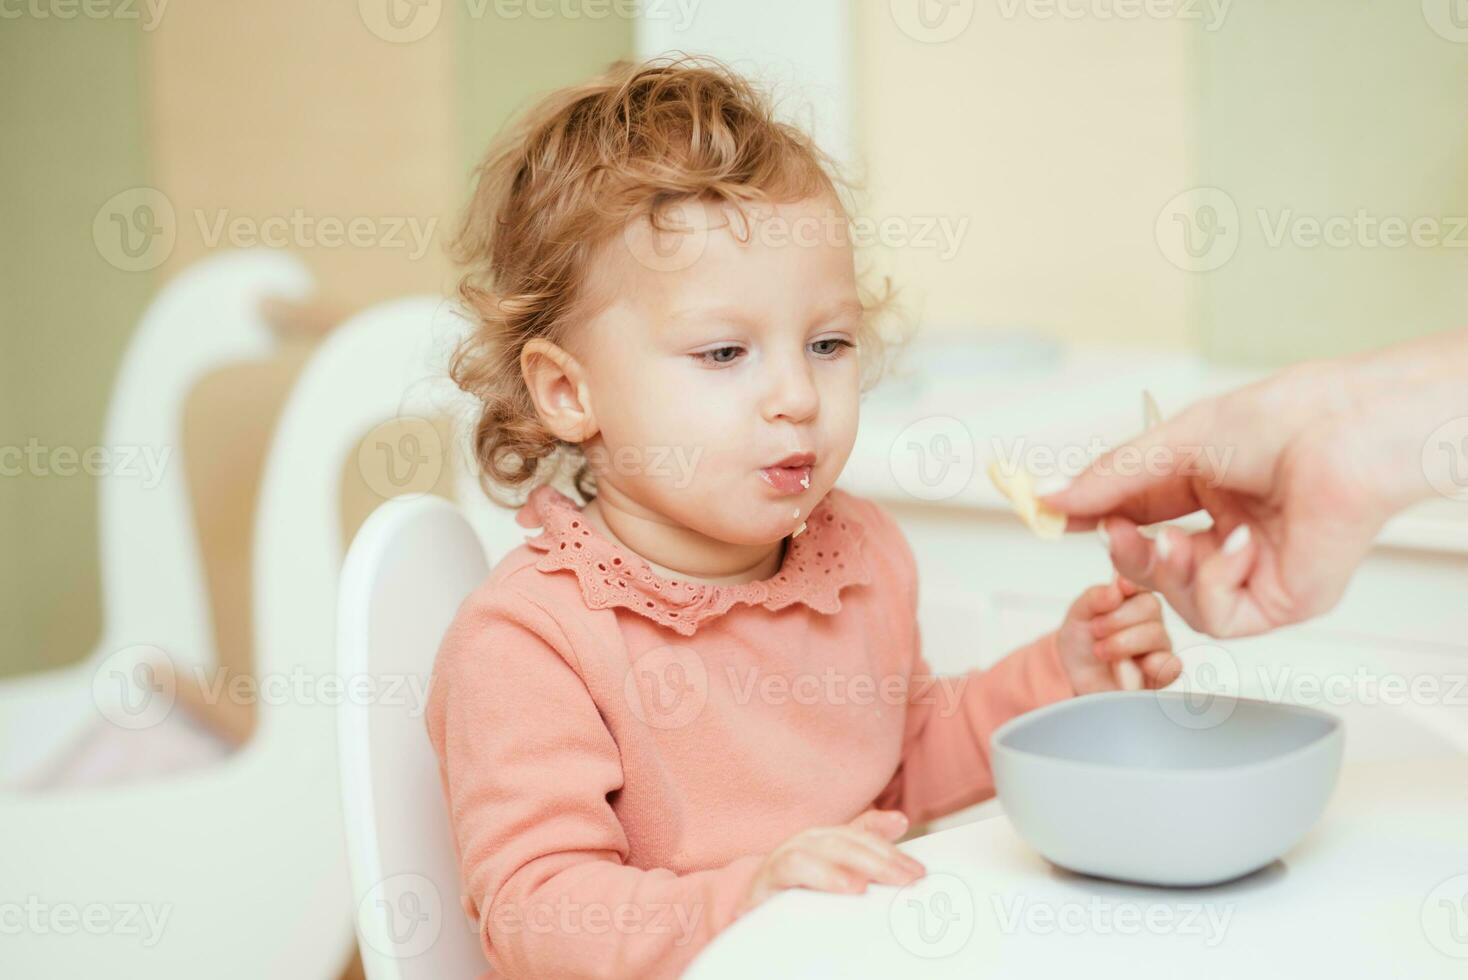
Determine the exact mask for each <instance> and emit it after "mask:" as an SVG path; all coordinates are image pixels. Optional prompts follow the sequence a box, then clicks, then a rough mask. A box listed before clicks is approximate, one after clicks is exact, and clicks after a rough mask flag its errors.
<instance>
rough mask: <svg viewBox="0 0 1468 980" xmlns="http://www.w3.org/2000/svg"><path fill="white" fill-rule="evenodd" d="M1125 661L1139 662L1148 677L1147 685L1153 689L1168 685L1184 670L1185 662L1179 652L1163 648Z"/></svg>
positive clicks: (1143, 672) (1143, 674)
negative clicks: (1178, 654)
mask: <svg viewBox="0 0 1468 980" xmlns="http://www.w3.org/2000/svg"><path fill="white" fill-rule="evenodd" d="M1124 662H1125V663H1135V664H1137V665H1138V666H1139V667H1140V668H1141V671H1142V676H1144V677H1145V678H1146V679H1147V686H1148V687H1149V688H1153V689H1157V688H1163V687H1166V686H1167V685H1169V684H1171V683H1172V682H1173V681H1175V680H1177V679H1178V678H1179V677H1180V676H1182V672H1183V662H1182V660H1180V659H1179V658H1178V656H1177V654H1175V653H1171V652H1167V651H1162V650H1159V651H1157V652H1156V653H1149V654H1147V655H1146V656H1142V657H1138V658H1137V659H1136V660H1129V661H1124Z"/></svg>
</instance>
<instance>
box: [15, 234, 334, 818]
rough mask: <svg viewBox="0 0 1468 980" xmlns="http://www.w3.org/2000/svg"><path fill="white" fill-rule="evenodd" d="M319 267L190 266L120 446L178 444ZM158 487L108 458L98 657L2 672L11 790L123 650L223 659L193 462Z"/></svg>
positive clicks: (114, 425)
mask: <svg viewBox="0 0 1468 980" xmlns="http://www.w3.org/2000/svg"><path fill="white" fill-rule="evenodd" d="M311 291H312V281H311V276H310V274H309V273H308V272H307V271H306V269H305V267H304V266H302V265H301V264H300V262H298V261H297V260H295V259H294V258H292V257H291V256H289V255H285V254H282V253H280V252H274V251H269V250H265V249H260V250H254V251H241V252H229V253H226V254H223V255H219V256H215V257H212V258H208V259H205V260H204V261H202V262H199V263H197V264H196V265H193V266H190V267H189V268H187V269H185V270H184V271H183V272H181V273H180V274H179V275H178V276H177V277H175V278H174V279H173V280H171V281H170V282H169V283H168V284H167V285H165V286H164V287H163V289H162V290H161V291H160V292H159V294H158V296H157V298H156V299H154V300H153V302H152V303H151V304H150V305H149V307H148V309H147V310H146V311H145V312H144V314H143V317H142V319H141V321H140V322H139V324H138V327H137V330H136V331H135V332H134V334H133V336H132V339H131V340H130V341H129V343H128V347H127V352H126V353H125V354H124V356H123V359H122V364H121V366H120V368H119V370H118V374H117V382H116V384H115V385H114V387H113V391H112V398H111V401H110V403H109V405H108V409H107V418H106V422H105V424H104V427H103V439H102V444H103V445H104V446H106V447H108V448H109V449H111V450H114V451H119V450H122V449H124V448H131V449H138V450H141V449H147V450H149V451H153V452H157V453H162V452H164V451H173V450H175V449H176V447H178V446H179V445H180V444H181V443H182V441H183V439H182V434H183V407H184V403H185V400H186V399H187V397H188V395H189V392H190V391H191V390H192V389H193V388H194V386H195V385H196V384H197V383H198V382H199V380H200V379H202V378H203V377H204V376H205V375H207V374H209V373H210V372H212V371H214V370H216V369H217V368H219V367H222V366H224V365H227V364H232V363H237V362H240V361H247V360H262V359H264V358H267V357H269V356H270V355H271V353H272V352H273V351H275V349H276V347H277V344H276V340H275V335H274V333H273V332H272V330H271V329H270V326H269V325H268V324H267V323H266V321H265V319H264V317H263V316H262V315H261V312H260V308H259V304H260V301H261V300H262V299H264V298H265V297H267V296H283V297H287V298H291V299H302V298H305V297H306V296H307V295H309V294H310V292H311ZM159 477H160V478H159V480H158V482H157V484H156V485H148V484H147V483H145V481H144V479H142V478H141V477H140V476H139V475H137V474H136V473H132V474H130V473H128V472H124V471H123V469H122V467H121V460H120V459H119V467H118V468H111V467H109V468H108V469H107V471H106V472H104V473H103V474H102V475H100V476H98V477H97V478H96V479H97V496H98V511H99V513H98V522H97V529H98V536H99V538H100V542H99V550H100V573H101V605H102V630H101V635H100V636H99V637H98V642H97V644H96V646H95V647H94V648H93V650H92V651H91V653H90V654H88V655H87V656H86V657H84V658H83V659H81V660H79V661H77V662H76V663H75V664H72V665H70V666H67V667H61V668H58V669H55V670H47V671H42V672H38V673H34V674H27V675H22V676H20V677H14V678H7V679H5V680H4V681H0V732H4V733H5V736H4V737H3V738H0V793H3V792H4V791H5V790H11V791H14V790H18V789H22V788H24V787H25V786H27V785H29V784H33V783H36V782H39V781H41V778H42V777H43V776H44V774H45V773H46V772H47V770H48V769H49V768H51V767H53V766H54V765H55V764H56V763H57V761H58V760H59V759H60V758H61V757H62V756H64V755H65V754H66V753H67V752H68V750H69V749H70V748H71V747H73V746H74V745H76V744H77V743H78V741H79V740H80V739H82V738H83V737H84V736H85V733H86V732H87V731H88V730H89V729H90V728H91V727H92V726H93V725H94V724H95V723H96V722H97V720H98V714H97V706H96V704H94V702H93V695H92V682H93V678H94V676H95V675H96V673H97V671H98V668H99V666H100V665H101V664H102V663H103V661H105V660H106V659H107V658H108V657H109V656H111V655H112V654H114V653H116V652H118V651H120V650H124V649H126V648H128V647H131V646H135V645H139V644H150V645H153V646H157V647H160V648H162V649H163V650H165V651H167V652H168V654H169V656H170V657H172V658H173V660H174V661H175V663H178V664H179V665H180V666H186V665H189V664H198V665H201V666H208V665H212V664H213V662H214V660H215V649H214V634H213V625H212V617H211V615H210V611H209V594H208V589H207V586H206V583H205V581H204V574H203V566H202V562H201V560H200V556H199V546H198V540H197V536H196V533H195V528H194V525H193V521H192V514H193V508H192V506H191V505H190V502H189V488H188V482H187V476H186V472H185V468H184V466H183V465H182V463H181V462H180V460H179V459H178V458H177V453H176V452H173V454H172V455H171V456H169V457H167V458H166V459H165V460H164V464H163V466H162V468H161V473H160V474H159Z"/></svg>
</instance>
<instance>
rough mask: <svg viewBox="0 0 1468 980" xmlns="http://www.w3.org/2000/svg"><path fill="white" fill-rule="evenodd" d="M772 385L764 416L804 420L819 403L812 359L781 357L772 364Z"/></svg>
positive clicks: (811, 415)
mask: <svg viewBox="0 0 1468 980" xmlns="http://www.w3.org/2000/svg"><path fill="white" fill-rule="evenodd" d="M770 370H771V375H770V386H769V390H768V391H767V393H766V394H765V402H764V417H765V419H766V420H768V421H772V422H773V421H775V420H776V419H782V418H783V419H787V420H789V421H792V422H804V421H806V420H807V419H810V418H811V417H813V416H814V415H815V414H816V409H817V408H819V407H820V403H821V398H820V393H819V392H818V391H817V390H816V383H815V377H814V375H813V373H812V371H811V365H810V362H809V361H808V360H807V359H806V358H804V357H799V358H789V357H787V358H781V359H780V360H779V361H778V362H775V363H772V364H771V366H770Z"/></svg>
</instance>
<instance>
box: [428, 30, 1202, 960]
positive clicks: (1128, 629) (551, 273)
mask: <svg viewBox="0 0 1468 980" xmlns="http://www.w3.org/2000/svg"><path fill="white" fill-rule="evenodd" d="M835 172H836V171H835V168H834V167H832V165H831V163H830V161H829V160H828V159H827V158H825V157H824V156H823V155H822V154H821V153H820V151H819V150H818V149H817V148H816V147H815V146H814V145H813V144H812V142H811V140H810V139H809V138H808V137H807V136H806V135H804V134H803V133H802V132H800V131H799V130H798V129H796V128H793V127H791V126H788V125H785V124H782V123H780V122H777V121H776V120H775V119H774V118H773V115H772V111H771V107H770V106H769V104H768V103H767V102H766V100H765V99H764V97H763V96H761V95H760V94H759V93H758V92H756V91H755V90H754V89H753V88H752V87H751V86H750V85H749V84H748V83H747V82H746V81H744V80H743V79H741V78H740V77H738V76H737V75H735V74H733V73H732V72H730V71H728V70H727V69H725V68H724V67H722V66H720V65H719V64H717V63H714V62H709V61H706V60H691V59H679V60H674V61H657V62H651V63H647V64H643V65H620V66H617V67H615V68H614V69H613V70H612V71H611V72H610V73H609V74H608V75H607V76H605V77H603V78H601V79H598V80H597V81H595V82H593V83H590V84H587V85H584V86H580V87H577V88H573V89H570V90H567V91H564V92H561V93H558V94H556V95H555V96H553V97H551V98H549V99H548V100H546V101H545V102H544V103H542V104H541V105H539V106H538V107H536V108H535V109H534V110H532V112H531V113H530V114H529V116H528V118H526V119H525V120H524V121H523V122H522V123H521V124H520V125H519V126H518V127H517V128H515V129H514V130H512V131H511V132H510V134H509V136H508V137H507V138H506V139H505V140H504V141H503V142H502V143H500V144H499V145H498V146H497V147H496V148H495V149H493V150H492V151H491V153H490V155H489V157H488V158H487V159H486V161H485V162H484V164H483V165H482V167H481V168H480V171H479V173H478V180H477V185H476V190H475V194H474V197H473V200H472V202H471V203H470V205H469V210H468V214H467V218H466V221H465V224H464V227H463V229H462V233H461V235H460V237H459V240H458V242H457V251H458V255H457V257H458V258H459V260H460V261H461V262H463V263H464V264H465V265H466V266H467V273H466V275H465V277H464V280H463V282H462V283H461V286H460V293H461V296H462V298H463V300H464V301H465V303H466V305H467V307H468V309H469V310H470V312H471V315H472V316H473V318H474V320H475V322H476V324H477V329H476V331H475V333H474V336H473V337H472V338H471V340H470V341H469V342H468V343H467V344H466V345H465V346H464V347H462V348H461V349H460V350H459V351H458V353H457V356H456V357H455V360H454V363H453V374H454V377H455V380H456V381H457V382H458V383H459V384H460V386H462V387H463V388H465V389H466V390H467V391H469V392H472V393H473V394H474V395H476V396H477V397H478V398H479V399H480V400H481V402H482V404H483V411H482V414H481V417H480V418H479V420H478V423H477V427H476V430H475V440H474V444H475V451H476V456H477V458H478V461H479V464H480V466H481V467H482V469H483V472H484V476H485V480H486V484H487V488H488V489H489V490H491V492H492V493H493V495H495V496H497V497H502V496H503V495H504V494H506V493H507V492H514V491H517V490H524V489H526V488H530V493H529V494H528V500H527V501H526V502H525V503H524V504H523V506H521V507H520V508H519V511H518V514H517V520H518V521H519V522H520V523H521V524H522V525H524V526H526V527H527V528H534V527H539V528H541V529H542V530H541V531H540V533H539V534H538V535H537V536H535V537H530V538H527V540H526V543H525V544H523V545H521V546H520V547H517V548H516V549H514V550H513V551H511V552H510V553H508V554H507V555H505V556H504V557H503V559H502V560H500V561H499V563H498V564H497V565H496V566H495V568H494V570H493V571H492V572H491V574H490V576H489V578H488V580H487V581H485V582H484V584H483V585H482V586H481V587H480V588H479V589H478V590H477V591H475V593H474V594H473V595H472V596H470V597H469V598H468V599H467V600H466V601H465V603H464V604H463V606H462V607H461V608H460V610H459V612H458V615H457V618H456V619H455V621H454V624H453V626H452V627H451V628H450V630H449V632H448V634H447V635H446V637H445V639H444V641H443V645H442V648H441V649H440V651H439V654H438V659H437V661H436V664H435V667H434V674H433V679H432V687H431V691H430V696H429V703H428V710H427V718H426V720H427V725H428V731H429V735H430V737H431V739H432V741H433V746H434V749H435V750H436V752H437V753H438V757H439V760H440V764H441V773H442V777H443V785H444V791H445V793H446V796H447V800H448V805H449V812H450V816H451V819H452V822H453V830H454V835H455V840H456V845H457V849H458V854H459V858H460V870H461V876H462V883H463V887H464V889H465V894H464V895H463V896H462V902H463V907H464V911H465V912H466V913H467V914H468V915H469V916H470V917H471V918H472V919H474V920H475V921H476V922H477V923H478V925H479V932H480V934H481V936H482V939H483V944H484V950H485V953H486V955H487V956H488V958H489V960H490V962H491V963H492V964H493V966H494V967H495V968H496V969H497V970H498V971H499V972H500V973H502V974H505V975H508V976H516V977H558V978H559V977H580V976H597V977H610V976H617V977H622V976H627V977H668V976H676V975H677V974H678V973H679V972H680V971H681V970H682V969H683V968H684V967H685V966H686V965H687V964H688V963H689V961H690V960H692V958H693V957H694V955H695V954H696V953H697V952H698V951H699V950H700V949H701V948H702V947H703V946H704V945H705V944H707V943H708V941H709V940H710V939H711V938H712V937H713V936H714V935H716V934H717V933H718V932H719V931H720V930H721V929H723V928H724V927H726V926H727V925H728V924H729V923H730V922H731V921H733V920H734V919H735V918H736V917H737V916H739V915H740V914H741V913H743V912H745V911H747V910H748V909H750V908H752V907H753V906H755V905H757V904H759V903H760V902H761V901H763V900H764V899H765V898H768V897H769V896H770V895H772V894H773V893H775V892H777V891H779V890H781V889H784V888H792V887H804V888H811V889H818V890H822V891H829V892H843V893H854V892H861V891H863V890H864V889H865V888H866V886H867V884H868V883H872V882H875V883H878V884H882V885H902V884H905V883H907V882H909V881H912V880H914V879H915V878H916V877H918V876H921V875H922V874H923V870H924V869H923V868H922V866H921V865H919V864H918V862H916V861H914V860H913V859H912V858H910V857H908V856H907V855H905V854H903V853H902V852H901V851H900V850H898V848H897V847H896V846H895V844H894V842H895V841H896V840H897V839H898V838H900V837H901V836H902V834H903V833H904V832H905V831H906V830H907V828H908V827H909V826H911V825H912V824H915V823H919V822H922V821H926V820H928V819H930V818H933V817H937V816H941V815H943V814H947V813H951V812H953V811H955V810H958V809H959V808H961V807H965V806H968V805H970V804H972V803H975V802H978V801H980V800H983V799H985V798H988V797H990V796H992V795H993V792H994V788H993V781H992V778H991V775H990V770H989V762H988V736H989V734H990V732H991V731H992V730H993V729H994V728H995V727H996V726H997V725H999V724H1000V723H1001V722H1004V721H1005V720H1007V719H1009V718H1012V717H1014V716H1015V715H1018V714H1021V713H1023V712H1025V711H1029V710H1031V709H1033V708H1037V707H1039V706H1041V705H1044V704H1047V703H1049V702H1052V701H1056V700H1059V699H1061V698H1068V697H1072V696H1074V695H1076V694H1084V693H1087V692H1091V691H1099V690H1107V689H1114V688H1115V686H1116V685H1115V683H1114V682H1113V681H1112V670H1111V666H1112V662H1113V661H1116V660H1120V659H1124V658H1137V662H1138V664H1139V666H1140V667H1141V668H1142V670H1143V672H1144V674H1145V676H1146V678H1147V682H1148V683H1149V684H1150V685H1152V686H1160V685H1162V684H1164V683H1166V682H1167V681H1168V680H1170V679H1171V675H1175V673H1176V669H1177V664H1176V660H1175V658H1173V657H1172V656H1171V654H1170V653H1169V652H1168V651H1169V649H1170V644H1169V641H1168V638H1167V634H1166V632H1165V631H1164V629H1163V627H1162V623H1161V619H1160V609H1159V605H1158V603H1157V601H1156V600H1155V598H1154V597H1153V596H1151V595H1150V594H1146V593H1142V594H1138V593H1137V592H1136V590H1134V589H1131V588H1129V587H1128V585H1127V584H1126V583H1125V582H1115V583H1111V584H1109V585H1106V586H1099V587H1096V588H1093V589H1091V590H1089V591H1087V592H1086V593H1084V594H1083V595H1082V596H1081V597H1080V598H1079V599H1078V600H1077V601H1076V603H1075V605H1073V606H1072V607H1071V609H1070V612H1069V613H1068V615H1067V616H1066V617H1065V620H1064V622H1063V623H1061V624H1060V625H1059V628H1058V629H1057V630H1056V631H1055V632H1053V633H1049V634H1047V635H1045V636H1042V637H1040V638H1039V639H1037V640H1035V641H1034V642H1033V643H1031V644H1029V645H1027V646H1025V647H1022V648H1020V649H1019V650H1016V651H1014V652H1013V653H1011V654H1009V655H1008V656H1007V657H1005V658H1004V659H1003V660H1001V661H1000V662H999V663H997V664H996V665H995V666H993V667H992V668H990V669H988V670H983V671H978V670H976V671H973V672H971V673H968V674H964V675H960V676H956V677H938V678H935V677H933V676H932V675H931V674H930V672H929V670H928V668H927V665H926V662H925V660H924V658H923V656H922V654H921V652H920V649H919V637H918V620H917V592H918V590H917V581H918V579H917V569H916V567H915V565H914V562H913V555H912V552H911V551H910V549H909V547H908V545H907V542H906V541H905V540H904V538H903V535H902V533H901V531H900V530H899V529H898V527H897V525H896V524H895V523H894V521H893V520H892V518H891V517H890V516H889V515H888V514H887V513H886V512H884V511H883V510H882V509H881V508H880V507H878V506H877V505H876V504H874V503H872V502H871V501H868V500H864V499H861V498H859V497H856V496H853V495H851V494H848V493H845V492H843V491H841V490H837V489H834V484H835V482H836V479H837V476H838V475H839V474H840V473H841V469H842V466H843V465H844V464H845V462H846V459H847V456H848V455H849V454H850V452H851V449H852V445H853V442H854V440H855V437H856V427H857V406H858V402H859V400H860V395H861V393H862V391H863V390H864V389H865V388H866V387H868V386H869V384H870V383H871V382H872V381H874V380H875V378H876V376H877V374H878V373H879V368H880V363H881V344H880V340H881V338H880V336H879V331H877V330H876V328H875V327H874V325H873V321H874V316H875V315H876V313H877V312H879V310H880V309H881V307H882V301H881V300H880V299H878V298H874V297H872V296H871V295H869V294H868V293H866V292H865V291H864V290H862V289H861V288H860V287H859V284H858V281H857V276H856V272H855V264H854V257H853V252H852V248H851V245H850V242H849V240H848V236H846V235H845V233H844V232H845V229H846V228H847V218H846V213H847V212H846V210H845V209H844V207H843V205H842V203H841V200H840V196H839V193H838V190H837V188H838V186H841V185H838V183H837V179H836V177H835V176H834V174H835ZM563 477H564V478H568V479H570V480H571V481H572V484H573V485H568V486H567V487H566V490H567V491H569V493H567V492H562V490H560V489H556V488H555V487H554V486H552V483H553V482H555V481H561V482H564V480H562V478H563ZM571 494H574V495H577V496H580V497H583V498H586V499H587V500H588V502H587V503H586V504H585V505H584V506H582V505H580V504H578V503H576V502H575V501H573V499H572V496H571Z"/></svg>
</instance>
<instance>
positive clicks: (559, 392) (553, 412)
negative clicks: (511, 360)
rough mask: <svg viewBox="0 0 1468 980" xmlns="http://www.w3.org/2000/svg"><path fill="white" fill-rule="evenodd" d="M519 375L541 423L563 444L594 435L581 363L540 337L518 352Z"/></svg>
mask: <svg viewBox="0 0 1468 980" xmlns="http://www.w3.org/2000/svg"><path fill="white" fill-rule="evenodd" d="M520 374H521V375H522V376H523V377H524V379H525V387H526V388H528V389H529V390H530V400H531V401H533V402H534V403H535V410H536V412H538V413H539V414H540V420H541V421H542V422H543V423H545V427H546V428H547V429H549V430H550V431H551V434H552V435H554V436H555V437H556V438H557V439H560V440H562V441H563V442H571V443H580V442H585V441H586V440H587V439H590V438H591V437H592V436H594V435H596V433H597V425H596V416H595V414H593V412H592V408H591V393H590V390H589V389H588V388H587V385H586V372H585V371H584V370H583V369H582V367H581V362H580V361H578V360H576V358H575V357H572V356H571V354H570V353H568V352H567V351H566V350H565V349H564V348H562V347H559V346H557V345H556V344H554V343H552V342H551V341H549V340H546V339H545V338H543V337H537V338H535V339H534V340H531V341H528V342H527V343H526V344H525V347H524V349H522V350H521V351H520Z"/></svg>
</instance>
